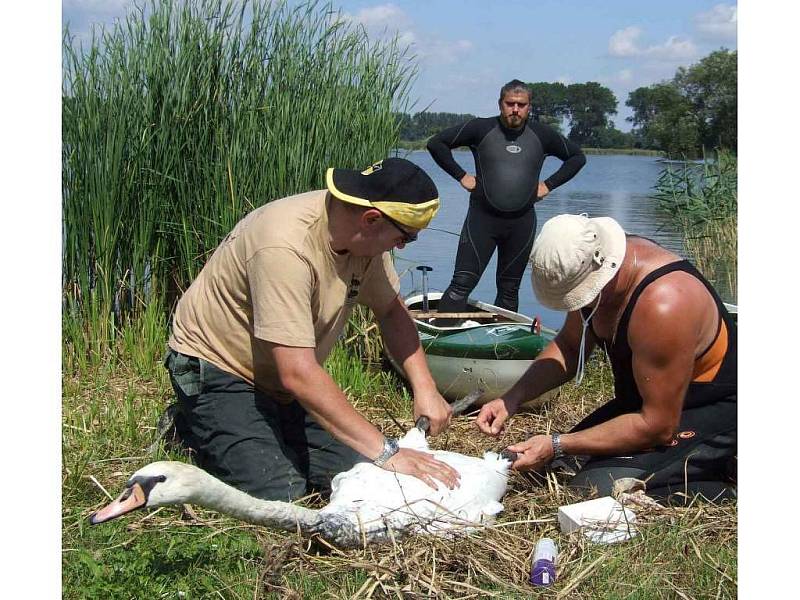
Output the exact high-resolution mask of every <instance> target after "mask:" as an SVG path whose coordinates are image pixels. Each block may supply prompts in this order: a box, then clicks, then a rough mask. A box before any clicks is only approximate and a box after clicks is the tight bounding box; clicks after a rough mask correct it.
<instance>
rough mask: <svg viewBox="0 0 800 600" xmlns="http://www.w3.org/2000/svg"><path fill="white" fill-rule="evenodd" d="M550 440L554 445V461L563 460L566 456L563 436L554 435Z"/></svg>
mask: <svg viewBox="0 0 800 600" xmlns="http://www.w3.org/2000/svg"><path fill="white" fill-rule="evenodd" d="M550 440H551V442H552V444H553V460H555V459H556V458H561V457H562V456H564V455H565V454H566V452H564V449H563V448H562V447H561V434H560V433H554V434H553V435H552V436H551V438H550Z"/></svg>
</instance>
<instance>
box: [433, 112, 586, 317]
mask: <svg viewBox="0 0 800 600" xmlns="http://www.w3.org/2000/svg"><path fill="white" fill-rule="evenodd" d="M459 146H469V148H470V150H472V155H473V156H474V158H475V178H476V186H475V189H474V190H473V191H472V192H471V193H470V203H469V212H468V213H467V218H466V219H465V220H464V226H463V227H462V229H461V239H460V240H459V245H458V253H457V255H456V264H455V272H454V273H453V279H452V281H451V282H450V286H449V287H448V288H447V290H446V291H445V293H444V296H443V297H442V299H441V301H440V303H439V310H440V311H441V312H460V311H464V310H465V309H466V307H467V297H468V296H469V294H470V292H471V291H472V290H473V289H474V288H475V286H476V285H477V284H478V281H479V280H480V278H481V275H482V274H483V271H484V270H485V269H486V265H487V264H488V263H489V260H490V259H491V257H492V254H493V253H494V249H495V247H496V248H497V298H496V299H495V304H496V305H498V306H500V307H502V308H507V309H509V310H517V306H518V303H519V298H518V293H519V285H520V280H521V279H522V274H523V273H524V271H525V266H526V265H527V262H528V255H529V254H530V251H531V246H533V238H534V235H535V234H536V211H535V210H534V207H533V205H534V203H535V202H536V201H537V199H538V198H537V194H536V192H537V189H538V186H539V176H540V173H541V170H542V164H543V163H544V159H545V157H546V156H549V155H552V156H557V157H558V158H560V159H561V160H562V161H564V164H562V165H561V167H560V168H559V169H558V171H556V172H555V173H553V174H552V175H551V176H550V177H548V178H547V179H546V180H545V181H544V183H545V184H546V185H547V187H548V189H549V190H551V191H552V190H554V189H555V188H557V187H558V186H560V185H562V184H563V183H566V182H567V181H569V180H570V179H571V178H572V177H574V176H575V174H576V173H577V172H578V171H579V170H580V169H581V167H582V166H583V165H584V164H585V163H586V157H585V156H584V155H583V153H582V152H581V149H580V148H579V147H578V146H577V145H576V144H574V143H572V142H570V141H569V140H567V139H566V138H565V137H564V136H562V135H560V134H559V133H558V132H556V131H555V130H554V129H552V128H551V127H548V126H547V125H544V124H542V123H539V122H527V123H526V124H525V125H524V126H523V127H520V128H519V129H509V128H508V127H506V126H505V125H503V123H502V121H501V120H500V117H490V118H486V119H473V120H471V121H467V122H466V123H464V124H463V125H459V126H456V127H451V128H450V129H445V130H444V131H442V132H441V133H439V134H438V135H435V136H434V137H432V138H431V139H430V141H429V142H428V151H429V152H430V153H431V156H433V159H434V160H435V161H436V163H437V164H438V165H439V166H440V167H441V168H442V169H444V170H445V171H446V172H447V173H448V174H449V175H450V176H452V177H453V178H455V179H456V180H458V181H460V180H461V178H462V177H463V176H464V175H465V174H466V171H464V169H463V168H461V166H459V164H458V163H457V162H456V161H455V159H453V154H452V152H451V150H452V149H453V148H457V147H459Z"/></svg>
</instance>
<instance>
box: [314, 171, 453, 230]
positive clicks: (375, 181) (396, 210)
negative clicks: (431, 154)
mask: <svg viewBox="0 0 800 600" xmlns="http://www.w3.org/2000/svg"><path fill="white" fill-rule="evenodd" d="M325 183H326V185H327V186H328V190H329V191H330V193H331V194H333V195H334V196H335V197H336V198H338V199H339V200H342V201H344V202H349V203H351V204H357V205H358V206H369V207H372V208H376V209H378V210H379V211H381V212H382V213H384V214H385V215H386V216H387V217H390V218H391V219H394V220H395V221H397V222H398V223H402V224H403V225H408V226H409V227H414V228H415V229H424V228H425V227H427V226H428V223H430V222H431V219H433V217H434V215H435V214H436V212H437V211H438V210H439V190H437V189H436V184H435V183H433V180H432V179H431V178H430V177H429V176H428V174H427V173H426V172H425V171H423V170H422V169H421V168H419V167H418V166H417V165H415V164H414V163H412V162H411V161H408V160H406V159H404V158H387V159H385V160H382V161H380V162H376V163H375V164H373V165H372V166H371V167H369V168H368V169H366V170H364V171H357V170H354V169H333V168H331V169H328V171H327V172H326V173H325Z"/></svg>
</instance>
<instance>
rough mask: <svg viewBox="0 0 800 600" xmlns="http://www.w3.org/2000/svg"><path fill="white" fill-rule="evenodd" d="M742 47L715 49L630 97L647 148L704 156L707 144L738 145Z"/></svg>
mask: <svg viewBox="0 0 800 600" xmlns="http://www.w3.org/2000/svg"><path fill="white" fill-rule="evenodd" d="M736 64H737V58H736V52H735V51H733V52H729V51H728V50H725V49H722V50H718V51H716V52H712V53H711V54H709V55H708V56H706V57H705V58H703V59H702V60H701V61H700V62H698V63H697V64H695V65H692V66H691V67H689V68H684V67H680V68H679V69H678V70H677V72H676V73H675V76H674V77H673V78H672V80H671V81H665V82H661V83H656V84H653V85H650V86H647V87H641V88H638V89H636V90H634V91H633V92H631V93H630V94H629V95H628V99H627V101H626V102H625V104H626V105H627V106H630V107H631V108H632V109H633V116H632V117H628V121H630V122H632V123H633V126H634V134H635V135H639V136H640V137H641V138H642V142H643V144H644V146H645V147H651V148H658V149H661V150H665V151H666V152H667V153H668V154H670V155H674V156H681V155H683V156H698V155H700V154H701V153H702V148H704V147H705V148H729V149H732V150H734V151H735V150H736V138H737V130H736V115H737V102H736V98H737V81H736V68H737V67H736Z"/></svg>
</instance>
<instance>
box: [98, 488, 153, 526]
mask: <svg viewBox="0 0 800 600" xmlns="http://www.w3.org/2000/svg"><path fill="white" fill-rule="evenodd" d="M146 503H147V496H145V493H144V490H143V489H142V486H141V485H139V484H138V483H136V482H134V483H133V484H131V486H130V487H127V488H125V491H124V492H122V493H121V494H120V495H119V498H117V499H116V500H114V501H113V502H112V503H111V504H109V505H108V506H106V507H105V508H101V509H100V510H98V511H97V512H96V513H94V514H93V515H92V516H91V517H89V522H90V523H91V524H92V525H97V524H98V523H105V522H106V521H110V520H111V519H116V518H117V517H119V516H122V515H124V514H126V513H129V512H131V511H132V510H136V509H137V508H141V507H142V506H144V505H145V504H146Z"/></svg>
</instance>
